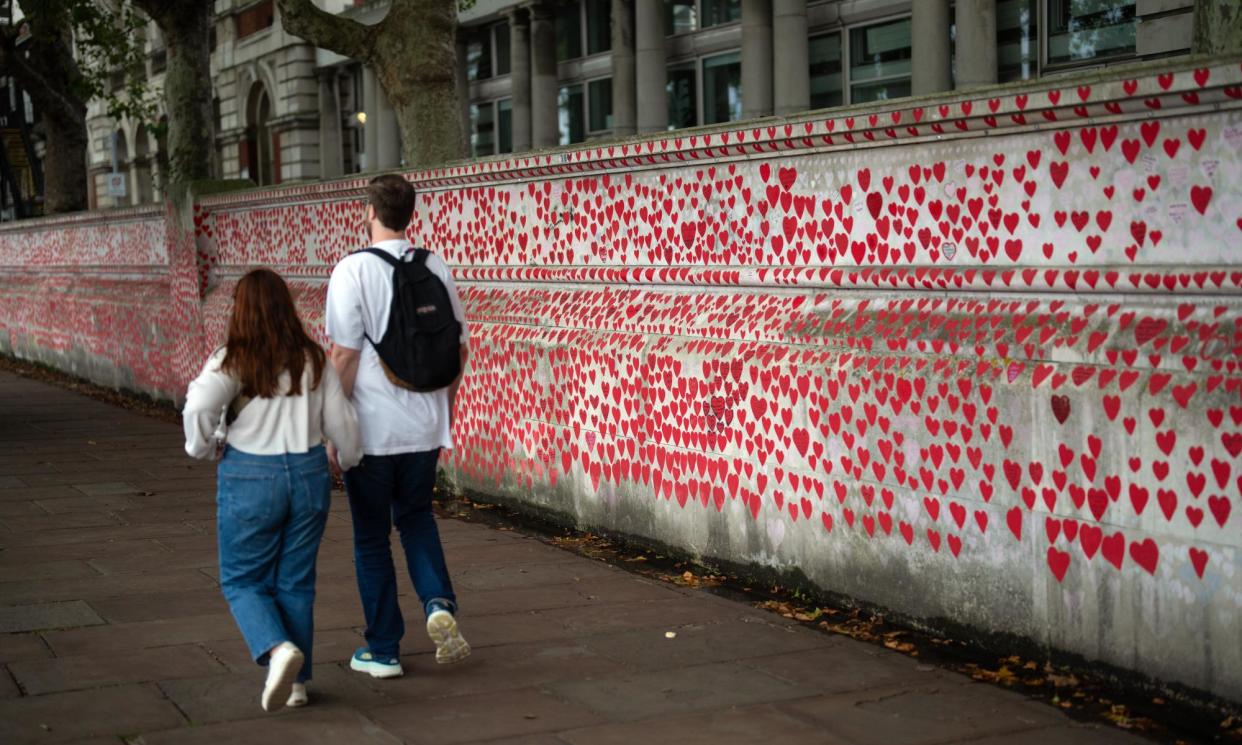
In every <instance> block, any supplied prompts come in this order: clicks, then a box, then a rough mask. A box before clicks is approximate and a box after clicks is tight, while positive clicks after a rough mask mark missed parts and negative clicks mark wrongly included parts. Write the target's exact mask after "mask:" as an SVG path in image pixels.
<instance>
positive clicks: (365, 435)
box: [325, 240, 470, 455]
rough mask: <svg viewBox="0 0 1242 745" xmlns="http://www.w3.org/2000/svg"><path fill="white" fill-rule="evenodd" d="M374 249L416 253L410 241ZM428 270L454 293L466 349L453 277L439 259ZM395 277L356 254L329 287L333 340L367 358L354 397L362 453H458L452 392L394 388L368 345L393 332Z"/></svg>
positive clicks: (430, 261) (429, 259) (369, 257)
mask: <svg viewBox="0 0 1242 745" xmlns="http://www.w3.org/2000/svg"><path fill="white" fill-rule="evenodd" d="M374 248H379V249H382V250H384V251H387V252H388V253H390V254H392V255H393V256H394V257H396V258H400V259H404V258H406V254H407V253H410V252H412V251H413V250H414V247H413V246H412V245H410V242H409V241H406V240H391V241H380V242H379V243H376V244H375V246H374ZM427 268H428V269H429V270H431V272H432V273H433V274H435V275H436V276H437V277H439V278H440V281H441V282H443V283H444V286H445V288H446V289H448V294H449V299H450V300H451V301H452V304H453V314H454V315H455V316H457V320H458V321H459V322H460V323H461V342H462V345H463V346H464V345H465V344H466V341H467V339H468V338H469V336H470V332H469V330H468V328H467V327H466V314H465V312H463V311H462V307H461V300H460V299H459V298H458V297H457V286H456V285H455V284H454V283H453V275H452V273H451V272H450V271H449V268H448V265H447V264H445V263H444V260H443V259H441V258H440V257H439V256H436V255H435V254H434V253H433V254H431V255H429V256H428V257H427ZM392 273H393V268H392V266H390V265H389V264H388V262H386V261H384V260H383V259H381V258H380V257H378V256H372V255H370V254H366V253H355V254H351V255H349V256H347V257H345V258H344V259H342V260H341V262H340V263H339V264H337V265H336V268H335V269H333V270H332V278H331V279H330V280H329V281H328V302H327V306H328V307H327V313H326V314H325V315H326V325H327V331H328V337H329V338H331V339H332V342H333V343H334V344H336V345H337V346H341V347H346V348H348V349H357V350H361V352H362V354H361V358H360V359H359V361H358V377H357V378H356V379H355V381H354V397H353V402H354V407H355V408H356V409H357V411H358V423H359V424H360V425H361V429H362V452H363V453H364V454H365V455H397V454H399V453H415V452H422V451H425V450H435V449H436V448H452V447H453V436H452V433H451V432H450V431H449V398H448V389H447V388H445V389H443V390H439V391H434V392H432V393H418V392H416V391H408V390H406V389H404V388H399V387H397V386H395V385H393V384H392V383H391V382H389V380H388V377H387V376H386V375H385V374H384V370H383V368H381V367H380V363H379V355H378V354H376V352H375V347H373V346H372V345H371V342H369V341H367V339H366V337H367V336H369V337H371V338H372V339H374V340H376V341H379V340H380V338H381V337H383V335H384V331H385V329H387V328H388V312H389V310H390V309H391V306H392Z"/></svg>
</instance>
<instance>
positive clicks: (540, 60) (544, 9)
mask: <svg viewBox="0 0 1242 745" xmlns="http://www.w3.org/2000/svg"><path fill="white" fill-rule="evenodd" d="M529 9H530V49H531V65H530V67H531V70H530V73H531V74H530V77H531V83H530V132H531V144H532V145H533V146H534V147H536V148H541V147H553V146H555V145H556V144H557V142H559V141H560V127H559V126H558V122H557V118H558V116H557V115H558V113H559V111H558V109H557V102H556V96H557V86H556V21H555V14H554V13H553V10H552V7H551V6H549V5H544V4H542V3H537V4H534V5H531V6H529Z"/></svg>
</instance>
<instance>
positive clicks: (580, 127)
mask: <svg viewBox="0 0 1242 745" xmlns="http://www.w3.org/2000/svg"><path fill="white" fill-rule="evenodd" d="M557 104H558V106H559V108H560V117H559V118H560V129H561V140H560V143H561V144H562V145H572V144H573V143H575V142H582V141H583V140H585V139H586V130H585V126H584V125H585V122H584V121H583V119H584V112H583V110H582V86H581V85H567V86H565V87H564V88H561V93H560V96H559V98H558V101H557Z"/></svg>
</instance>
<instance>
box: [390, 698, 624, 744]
mask: <svg viewBox="0 0 1242 745" xmlns="http://www.w3.org/2000/svg"><path fill="white" fill-rule="evenodd" d="M370 714H371V716H372V717H374V719H375V721H376V722H377V723H379V725H380V726H382V727H384V728H385V729H388V730H390V731H391V732H393V733H394V734H396V735H397V736H399V737H402V738H404V739H405V740H406V741H408V742H410V743H416V744H417V745H436V744H437V743H442V744H443V745H452V743H464V742H480V741H486V740H494V739H497V738H500V737H513V736H518V735H530V734H535V733H540V732H557V731H561V730H566V729H575V728H578V727H585V726H587V725H590V724H596V723H598V722H602V721H604V720H603V718H602V717H600V716H599V715H598V714H595V713H593V712H591V711H590V710H588V709H586V708H585V707H583V706H581V705H577V704H572V703H568V702H566V701H564V700H563V699H561V698H558V697H557V696H554V695H552V694H550V693H547V692H545V691H541V690H537V689H533V688H525V689H519V690H514V691H507V692H506V693H505V695H504V696H457V697H454V698H448V699H444V698H438V699H433V700H430V701H403V702H402V703H400V704H395V705H392V706H383V707H379V708H376V709H372V710H371V712H370Z"/></svg>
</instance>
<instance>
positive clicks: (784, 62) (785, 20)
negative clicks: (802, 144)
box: [742, 0, 917, 116]
mask: <svg viewBox="0 0 1242 745" xmlns="http://www.w3.org/2000/svg"><path fill="white" fill-rule="evenodd" d="M916 4H917V3H916ZM772 38H773V39H777V40H779V43H780V53H779V54H774V55H773V58H772V94H773V98H774V99H775V104H776V115H777V116H789V115H790V114H797V113H798V112H801V111H806V110H807V109H809V108H811V61H810V49H809V45H810V40H809V39H808V38H807V25H806V0H773V2H772ZM742 95H743V96H745V95H746V88H745V87H743V88H742Z"/></svg>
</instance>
